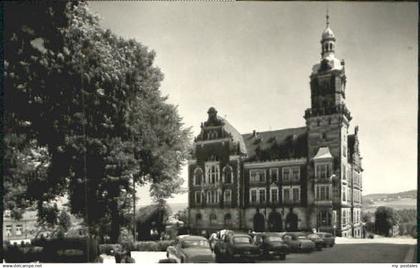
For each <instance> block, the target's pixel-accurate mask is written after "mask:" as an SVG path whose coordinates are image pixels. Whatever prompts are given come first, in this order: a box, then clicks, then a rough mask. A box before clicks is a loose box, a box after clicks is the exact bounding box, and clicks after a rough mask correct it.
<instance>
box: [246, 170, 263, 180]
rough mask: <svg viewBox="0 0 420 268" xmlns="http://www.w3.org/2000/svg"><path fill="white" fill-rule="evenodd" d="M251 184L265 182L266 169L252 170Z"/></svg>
mask: <svg viewBox="0 0 420 268" xmlns="http://www.w3.org/2000/svg"><path fill="white" fill-rule="evenodd" d="M249 178H250V182H265V170H264V169H252V170H250V175H249Z"/></svg>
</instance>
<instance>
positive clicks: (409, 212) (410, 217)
mask: <svg viewBox="0 0 420 268" xmlns="http://www.w3.org/2000/svg"><path fill="white" fill-rule="evenodd" d="M396 213H397V214H398V217H399V219H400V222H401V223H408V222H416V221H417V210H416V209H400V210H397V211H396Z"/></svg>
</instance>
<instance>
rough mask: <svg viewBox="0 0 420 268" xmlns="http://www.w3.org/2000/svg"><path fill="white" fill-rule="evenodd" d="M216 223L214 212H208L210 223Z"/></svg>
mask: <svg viewBox="0 0 420 268" xmlns="http://www.w3.org/2000/svg"><path fill="white" fill-rule="evenodd" d="M216 223H217V216H216V214H210V225H214V224H216Z"/></svg>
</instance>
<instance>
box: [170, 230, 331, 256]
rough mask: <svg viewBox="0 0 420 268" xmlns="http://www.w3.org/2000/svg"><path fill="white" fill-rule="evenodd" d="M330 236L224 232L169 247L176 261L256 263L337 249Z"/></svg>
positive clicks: (179, 240)
mask: <svg viewBox="0 0 420 268" xmlns="http://www.w3.org/2000/svg"><path fill="white" fill-rule="evenodd" d="M334 244H335V238H334V236H333V235H332V234H330V233H305V232H265V233H251V234H246V233H240V232H234V231H231V230H221V231H218V232H216V233H214V234H212V236H211V237H210V238H209V239H206V238H205V237H202V236H192V235H181V236H178V237H177V239H176V242H175V245H174V246H170V247H168V248H167V252H166V255H167V257H168V259H171V260H174V261H176V262H181V263H183V262H192V263H202V262H227V261H245V262H254V261H255V260H257V259H270V258H278V259H280V260H284V259H286V255H287V254H289V253H291V252H312V251H314V250H322V248H325V247H333V246H334Z"/></svg>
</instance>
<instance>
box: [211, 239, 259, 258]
mask: <svg viewBox="0 0 420 268" xmlns="http://www.w3.org/2000/svg"><path fill="white" fill-rule="evenodd" d="M214 253H215V254H216V259H217V261H221V260H234V259H236V260H241V261H246V262H253V261H254V260H255V259H256V258H258V257H259V256H260V254H261V252H260V249H259V247H258V246H257V245H255V244H254V241H253V240H252V237H251V236H249V235H247V234H237V233H232V232H231V233H228V234H226V235H225V237H224V239H223V240H221V241H219V242H218V243H217V244H216V245H215V248H214Z"/></svg>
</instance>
